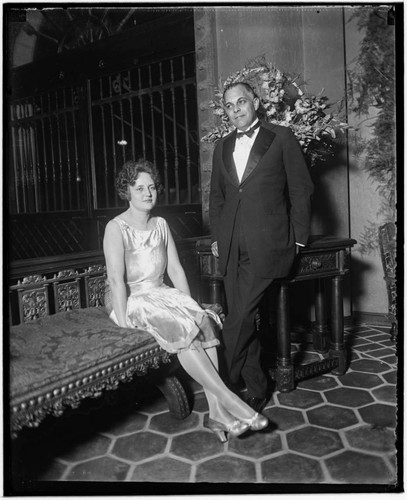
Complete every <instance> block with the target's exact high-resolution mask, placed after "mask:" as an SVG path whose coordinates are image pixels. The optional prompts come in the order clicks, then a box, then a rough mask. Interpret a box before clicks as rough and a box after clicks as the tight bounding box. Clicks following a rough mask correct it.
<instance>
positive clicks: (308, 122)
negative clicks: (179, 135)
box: [202, 56, 348, 165]
mask: <svg viewBox="0 0 407 500" xmlns="http://www.w3.org/2000/svg"><path fill="white" fill-rule="evenodd" d="M236 82H247V83H249V84H250V85H251V86H252V88H253V89H254V91H255V92H256V94H257V96H258V97H259V99H260V107H259V110H258V115H259V117H260V118H262V119H264V120H266V121H267V122H269V123H274V124H277V125H282V126H284V127H290V128H291V130H292V131H293V133H294V135H295V136H296V137H297V139H298V141H299V143H300V145H301V146H302V148H303V151H304V153H305V155H306V157H308V159H309V161H310V163H311V165H313V164H314V163H315V162H316V161H317V160H325V159H326V157H327V156H329V155H330V154H333V151H334V148H333V141H334V140H335V139H336V138H337V134H338V132H343V131H344V130H345V129H346V128H348V125H347V124H346V123H345V122H344V121H343V120H341V119H340V118H339V114H337V113H334V112H330V107H331V105H330V104H329V103H328V98H327V97H326V96H324V95H322V92H323V91H321V93H320V94H319V95H317V96H316V95H311V94H306V93H304V92H303V90H302V89H301V85H299V84H298V83H297V82H298V77H294V76H291V75H289V74H286V73H283V72H282V71H280V70H279V69H278V68H276V67H275V66H274V64H272V63H271V62H268V61H267V60H266V59H265V57H264V56H259V57H256V58H254V59H252V60H251V61H249V62H248V63H247V65H246V66H245V67H244V68H243V69H241V70H239V71H237V72H235V73H233V74H232V75H230V76H229V77H228V78H226V80H225V81H224V82H223V83H222V82H220V84H219V88H218V89H216V91H215V99H214V100H213V101H210V102H209V107H210V108H212V109H213V113H214V114H215V115H217V116H219V117H220V125H219V126H217V127H215V128H214V129H213V130H211V131H210V132H209V133H208V134H207V135H206V136H204V137H203V138H202V141H204V142H211V143H214V142H216V141H218V140H219V139H220V138H221V137H224V136H225V135H227V134H229V133H230V132H232V131H233V130H234V126H233V125H232V124H231V123H230V121H229V118H228V116H227V114H226V111H225V109H224V107H223V92H224V90H225V89H226V88H227V87H228V85H230V84H231V83H236Z"/></svg>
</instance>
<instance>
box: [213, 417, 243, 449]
mask: <svg viewBox="0 0 407 500" xmlns="http://www.w3.org/2000/svg"><path fill="white" fill-rule="evenodd" d="M204 427H206V428H207V429H209V430H211V431H212V432H213V433H214V434H216V436H217V437H218V439H219V441H220V442H221V443H226V441H227V440H228V438H227V436H226V433H228V434H230V435H231V436H235V437H237V436H240V435H242V434H243V433H244V432H246V431H248V430H249V429H250V424H249V423H247V422H241V421H240V420H235V421H234V422H233V424H230V425H226V424H223V423H222V422H217V421H216V420H213V419H212V418H210V417H208V421H207V422H206V423H204Z"/></svg>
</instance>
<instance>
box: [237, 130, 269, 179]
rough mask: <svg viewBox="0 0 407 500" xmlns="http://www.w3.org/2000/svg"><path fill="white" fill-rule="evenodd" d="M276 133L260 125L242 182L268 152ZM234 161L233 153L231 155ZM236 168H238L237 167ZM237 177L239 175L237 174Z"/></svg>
mask: <svg viewBox="0 0 407 500" xmlns="http://www.w3.org/2000/svg"><path fill="white" fill-rule="evenodd" d="M275 136H276V134H275V133H274V132H272V131H271V130H269V129H267V128H265V127H260V130H259V133H258V134H257V137H256V140H255V141H254V144H253V147H252V149H251V151H250V155H249V159H248V160H247V165H246V169H245V171H244V173H243V177H242V181H241V184H243V182H244V181H245V180H246V179H247V178H248V177H249V175H250V174H251V173H252V172H253V170H254V169H255V168H256V167H257V165H258V164H259V162H260V160H261V159H262V157H263V156H264V154H265V153H266V151H267V150H268V149H269V147H270V146H271V143H272V142H273V140H274V137H275ZM232 151H233V149H232ZM231 157H232V161H233V154H232V155H231ZM235 170H236V169H235ZM236 177H237V176H236Z"/></svg>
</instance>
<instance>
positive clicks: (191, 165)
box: [88, 53, 200, 209]
mask: <svg viewBox="0 0 407 500" xmlns="http://www.w3.org/2000/svg"><path fill="white" fill-rule="evenodd" d="M88 99H89V106H90V118H91V121H90V138H91V141H90V142H91V164H92V179H93V183H92V184H93V186H94V187H95V190H96V191H95V193H94V208H96V209H101V208H111V207H116V206H118V205H120V202H119V200H118V197H117V195H116V192H115V190H114V188H113V186H114V180H115V177H116V173H117V171H118V169H119V168H120V167H121V165H122V164H123V163H124V162H125V161H126V160H129V159H137V158H138V157H143V158H148V159H150V160H151V161H153V162H154V163H155V164H156V165H157V166H158V168H159V170H160V172H161V177H162V181H163V185H164V199H163V200H161V202H162V203H163V204H164V205H181V204H190V203H199V202H200V200H199V194H198V188H199V168H198V161H197V160H198V155H199V145H198V141H197V131H196V125H195V123H196V85H195V60H194V54H193V53H189V54H183V55H180V56H176V57H171V58H168V59H164V60H160V61H157V62H154V63H150V64H145V65H143V66H135V67H134V68H132V69H129V70H125V71H122V72H120V73H115V74H109V75H105V76H101V77H98V78H95V79H93V80H89V82H88Z"/></svg>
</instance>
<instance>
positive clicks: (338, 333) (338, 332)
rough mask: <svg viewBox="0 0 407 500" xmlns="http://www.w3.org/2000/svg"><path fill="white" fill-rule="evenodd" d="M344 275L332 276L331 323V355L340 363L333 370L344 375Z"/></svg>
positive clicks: (334, 372) (336, 373) (335, 373)
mask: <svg viewBox="0 0 407 500" xmlns="http://www.w3.org/2000/svg"><path fill="white" fill-rule="evenodd" d="M342 283H343V277H342V276H334V277H333V278H332V310H331V315H332V325H331V348H330V351H329V354H330V356H331V357H337V358H338V360H339V365H338V367H337V368H335V369H334V370H332V373H333V374H334V375H343V374H344V373H345V372H346V351H345V346H344V341H343V290H342Z"/></svg>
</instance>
